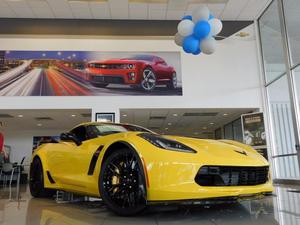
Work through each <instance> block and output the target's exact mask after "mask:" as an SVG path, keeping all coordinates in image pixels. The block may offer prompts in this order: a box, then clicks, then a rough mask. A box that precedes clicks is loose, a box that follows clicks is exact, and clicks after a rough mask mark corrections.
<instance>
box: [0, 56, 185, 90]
mask: <svg viewBox="0 0 300 225" xmlns="http://www.w3.org/2000/svg"><path fill="white" fill-rule="evenodd" d="M119 95H121V96H122V95H132V96H134V95H142V96H147V95H162V96H172V95H182V78H181V60H180V53H179V52H101V51H99V52H98V51H97V52H96V51H95V52H94V51H7V50H6V51H0V96H119Z"/></svg>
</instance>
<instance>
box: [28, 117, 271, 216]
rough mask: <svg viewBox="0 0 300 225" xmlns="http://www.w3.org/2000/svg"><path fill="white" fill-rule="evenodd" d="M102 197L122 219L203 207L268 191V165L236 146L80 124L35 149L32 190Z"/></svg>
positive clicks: (246, 148) (36, 194)
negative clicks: (154, 210) (166, 208)
mask: <svg viewBox="0 0 300 225" xmlns="http://www.w3.org/2000/svg"><path fill="white" fill-rule="evenodd" d="M55 190H64V191H68V192H73V193H77V194H82V195H87V196H94V197H101V198H102V200H103V202H104V203H105V204H106V205H107V207H108V208H110V209H111V210H112V211H114V212H116V213H117V214H119V215H124V216H128V215H133V214H136V213H138V212H140V211H142V210H143V209H144V208H145V207H146V206H147V205H151V204H170V203H176V204H181V203H184V204H187V203H190V204H207V203H210V202H223V201H225V200H237V199H240V198H248V197H257V196H263V195H265V194H269V193H270V192H272V190H273V187H272V183H271V180H270V176H269V164H268V162H267V161H266V160H265V159H264V158H263V157H262V156H261V155H260V154H259V153H257V152H256V151H255V150H254V149H252V148H251V147H250V146H247V145H244V144H241V143H239V142H234V141H228V140H222V141H216V140H204V139H196V138H188V137H179V136H161V135H159V134H156V133H154V132H152V131H150V130H147V129H145V128H142V127H139V126H135V125H129V124H117V123H84V124H80V125H78V126H76V127H75V128H73V129H72V130H71V131H69V132H67V133H62V134H61V141H60V142H58V143H54V142H53V143H46V144H42V145H40V146H39V147H38V149H37V150H36V151H35V152H34V154H33V156H32V162H31V166H30V191H31V194H32V195H33V196H34V197H49V196H52V195H53V194H54V193H55Z"/></svg>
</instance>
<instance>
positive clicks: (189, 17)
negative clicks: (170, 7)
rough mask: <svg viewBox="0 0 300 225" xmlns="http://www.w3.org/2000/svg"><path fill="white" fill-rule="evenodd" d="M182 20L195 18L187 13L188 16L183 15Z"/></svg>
mask: <svg viewBox="0 0 300 225" xmlns="http://www.w3.org/2000/svg"><path fill="white" fill-rule="evenodd" d="M182 20H193V17H192V16H190V15H186V16H184V17H182Z"/></svg>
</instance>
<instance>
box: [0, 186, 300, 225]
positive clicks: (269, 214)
mask: <svg viewBox="0 0 300 225" xmlns="http://www.w3.org/2000/svg"><path fill="white" fill-rule="evenodd" d="M15 191H16V190H15V189H14V188H12V190H11V199H9V194H10V191H9V189H8V188H7V189H5V190H3V189H0V224H3V225H92V224H99V225H158V224H159V225H172V224H174V225H225V224H228V225H235V224H238V225H248V224H251V225H270V224H280V225H300V187H276V192H275V194H276V196H274V197H268V198H265V199H263V200H256V201H245V202H241V203H236V204H231V205H218V206H216V205H215V206H211V207H193V208H191V207H190V208H176V207H173V208H170V207H160V208H150V209H148V210H146V211H145V212H144V213H143V214H141V215H139V216H136V217H118V216H116V215H114V214H113V213H111V212H110V211H108V210H107V209H106V208H105V206H103V205H102V204H101V202H77V203H56V202H55V200H45V199H32V198H31V196H30V194H29V192H28V188H27V187H25V186H23V187H21V195H20V196H21V198H20V200H19V201H17V200H16V193H15Z"/></svg>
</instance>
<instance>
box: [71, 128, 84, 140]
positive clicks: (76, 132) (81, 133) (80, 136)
mask: <svg viewBox="0 0 300 225" xmlns="http://www.w3.org/2000/svg"><path fill="white" fill-rule="evenodd" d="M70 133H72V134H74V135H75V136H76V137H77V138H78V139H79V140H80V141H85V140H87V136H86V129H85V126H79V127H76V128H75V129H73V130H71V132H70Z"/></svg>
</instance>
